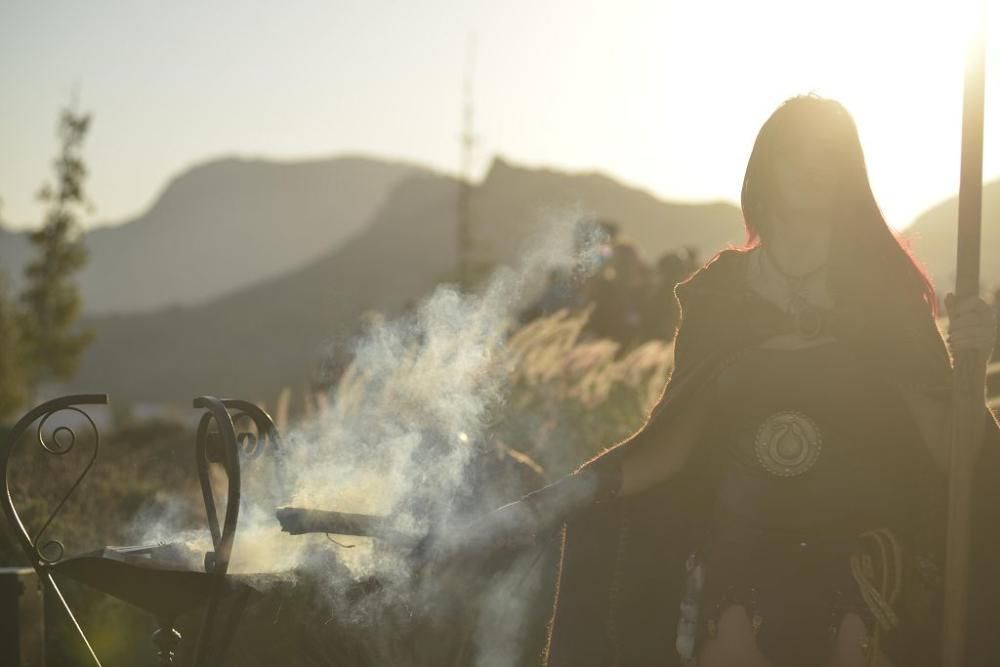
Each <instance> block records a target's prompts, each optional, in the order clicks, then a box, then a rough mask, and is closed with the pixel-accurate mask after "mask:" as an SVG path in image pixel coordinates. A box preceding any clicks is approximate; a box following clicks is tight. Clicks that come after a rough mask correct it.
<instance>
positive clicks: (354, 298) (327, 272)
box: [73, 162, 742, 402]
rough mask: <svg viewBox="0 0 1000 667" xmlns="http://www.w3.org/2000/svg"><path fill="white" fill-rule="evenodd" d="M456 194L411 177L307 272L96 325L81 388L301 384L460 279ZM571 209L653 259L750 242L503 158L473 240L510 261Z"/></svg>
mask: <svg viewBox="0 0 1000 667" xmlns="http://www.w3.org/2000/svg"><path fill="white" fill-rule="evenodd" d="M457 192H458V184H457V182H456V181H455V180H454V179H452V178H449V177H446V176H441V175H429V174H419V175H417V176H413V177H410V178H408V179H406V180H405V181H403V182H402V183H401V184H400V185H399V186H397V187H396V189H395V190H394V191H393V192H392V194H391V195H390V197H389V198H388V199H387V200H386V202H385V205H384V206H383V207H382V208H381V209H380V211H379V212H378V214H377V215H376V216H375V218H374V219H373V221H372V223H371V224H370V225H369V226H366V227H365V228H364V229H363V230H362V231H360V232H359V233H358V234H357V235H355V236H354V237H353V238H352V239H350V240H349V241H347V242H346V243H343V244H341V245H340V246H339V247H337V248H334V249H333V250H332V251H330V252H328V253H327V254H326V255H325V256H323V257H321V258H319V259H317V260H316V261H314V262H313V263H311V264H310V265H308V266H306V267H304V268H301V269H299V270H295V271H293V272H291V273H288V274H287V275H284V276H281V277H278V278H275V279H273V280H270V281H267V282H264V283H261V284H258V285H254V286H252V287H250V288H245V289H242V290H240V291H238V292H236V293H233V294H230V295H227V296H225V297H222V298H218V299H215V300H213V301H212V302H210V303H206V304H203V305H199V306H194V307H185V308H171V309H165V310H162V311H159V312H156V313H149V314H142V315H127V316H113V317H111V316H109V317H98V318H93V319H91V321H90V324H91V325H92V326H93V327H94V328H95V330H96V331H97V338H96V341H95V342H94V344H93V346H92V347H91V349H90V350H89V352H88V355H87V357H86V359H85V361H84V364H83V366H82V367H81V370H80V374H79V376H78V379H77V381H76V382H75V383H74V386H73V389H84V388H87V389H88V390H100V391H108V392H110V393H112V394H113V395H116V396H118V397H119V398H120V399H132V400H145V401H176V402H182V401H186V400H187V399H188V398H190V397H192V396H194V395H197V394H204V393H214V394H220V395H231V396H244V397H248V398H251V399H254V400H256V399H258V398H270V397H273V396H275V395H276V394H277V393H278V392H279V391H280V390H281V388H282V387H284V386H289V385H291V386H296V387H301V386H302V385H303V384H304V383H305V382H306V381H307V380H308V378H309V377H310V374H311V372H312V369H313V368H314V367H315V365H316V363H317V362H318V361H319V360H321V359H322V358H323V357H324V355H325V354H326V352H327V351H328V350H329V348H330V345H331V344H332V345H337V344H343V343H344V336H346V335H347V332H348V331H350V330H351V328H352V327H353V326H354V323H355V322H356V320H357V318H358V316H359V315H360V314H362V313H363V312H364V311H366V310H369V309H378V310H380V311H383V312H387V313H390V314H393V313H397V312H398V311H399V310H400V309H401V308H402V307H403V306H404V305H405V304H407V303H408V302H411V301H413V300H415V299H418V298H420V297H421V296H423V295H425V294H427V293H428V292H429V290H431V289H432V288H433V286H434V285H435V284H437V283H438V282H439V281H440V280H441V279H442V277H444V276H447V275H449V274H450V273H451V272H452V271H453V269H454V267H455V249H454V248H455V245H454V239H455V225H456V197H457ZM566 206H578V207H579V208H580V209H581V210H585V211H590V212H593V213H596V214H598V215H602V216H607V217H612V218H615V219H617V220H620V221H621V223H622V225H623V227H624V230H625V232H626V233H627V234H628V235H629V236H630V237H632V238H634V239H636V240H637V242H639V243H640V244H641V248H642V251H643V254H645V255H646V256H647V258H650V259H655V258H656V257H657V256H658V255H659V254H660V253H661V252H663V251H664V250H667V249H669V248H673V247H675V246H676V245H679V244H693V245H696V246H698V247H699V248H701V249H703V251H704V253H707V252H708V250H709V249H711V248H713V247H718V246H720V245H722V244H723V243H724V241H726V240H733V241H738V240H740V239H741V238H742V227H741V225H740V223H739V220H740V218H739V212H738V211H737V210H736V209H735V208H734V207H732V206H728V205H721V204H720V205H708V206H704V207H701V206H698V205H676V204H670V203H667V202H663V201H660V200H657V199H655V198H654V197H652V196H650V195H649V194H648V193H645V192H642V191H639V190H635V189H632V188H628V187H626V186H623V185H621V184H619V183H616V182H615V181H613V180H611V179H609V178H607V177H604V176H599V175H586V174H585V175H572V174H562V173H557V172H552V171H547V170H530V169H521V168H517V167H514V166H511V165H508V164H506V163H502V162H498V163H496V164H495V165H494V167H493V168H492V169H491V171H490V173H489V175H488V176H487V177H486V178H485V179H484V182H483V183H482V184H481V185H479V186H476V187H475V188H474V189H473V191H472V193H471V208H472V211H473V221H474V225H473V226H474V229H473V234H472V236H473V237H474V239H475V240H476V244H477V248H479V250H480V252H482V250H483V248H484V247H485V241H484V239H488V240H489V242H490V244H492V247H493V249H494V251H495V253H496V256H497V257H499V258H500V259H509V257H510V255H511V254H512V253H513V249H514V248H515V247H516V246H517V244H518V242H519V241H520V240H522V239H523V238H524V237H525V236H526V235H527V234H528V233H530V231H531V230H532V229H535V228H537V227H538V226H539V225H540V224H541V223H542V221H543V220H544V209H547V208H563V207H566Z"/></svg>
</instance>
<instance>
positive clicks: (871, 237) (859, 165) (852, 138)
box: [741, 93, 937, 316]
mask: <svg viewBox="0 0 1000 667" xmlns="http://www.w3.org/2000/svg"><path fill="white" fill-rule="evenodd" d="M803 132H808V133H816V134H815V135H814V136H819V137H822V138H824V139H826V140H827V141H826V143H827V144H828V145H829V146H830V147H831V149H830V150H829V151H828V154H829V159H830V160H833V161H834V165H833V167H834V172H835V173H837V174H838V175H839V188H838V194H837V198H836V204H835V210H834V211H833V217H832V223H833V230H832V237H831V246H830V256H829V262H830V265H829V268H828V278H829V281H830V289H831V293H832V295H833V296H834V298H835V299H845V300H848V301H851V302H853V303H855V304H858V305H861V306H862V307H864V308H865V309H866V310H869V309H880V308H884V307H885V306H887V305H892V304H900V303H907V302H910V303H912V300H914V299H916V300H920V301H923V302H924V303H925V304H926V305H927V306H928V307H929V308H930V313H931V314H932V315H933V316H936V315H937V297H936V295H935V293H934V286H933V284H932V283H931V280H930V278H929V277H928V275H927V272H926V270H925V269H924V268H923V267H922V266H921V264H920V263H919V262H918V261H917V260H916V259H915V258H914V256H913V254H912V252H911V251H910V248H909V246H908V244H907V243H906V241H905V240H904V239H903V238H902V237H901V236H900V235H899V234H898V233H896V232H894V231H893V230H892V229H891V228H890V227H889V226H888V225H887V224H886V221H885V217H884V216H883V215H882V211H881V210H880V209H879V206H878V204H877V203H876V201H875V196H874V194H873V193H872V189H871V184H870V183H869V181H868V169H867V167H866V166H865V157H864V152H863V150H862V148H861V140H860V138H859V137H858V129H857V126H856V125H855V123H854V119H853V118H852V117H851V115H850V114H849V113H848V112H847V109H845V108H844V106H843V105H841V104H840V103H839V102H837V101H835V100H832V99H828V98H824V97H820V96H819V95H816V94H814V93H809V94H808V95H798V96H795V97H791V98H789V99H787V100H785V101H784V102H783V103H782V104H781V106H779V107H778V108H777V109H776V110H775V111H774V113H772V114H771V116H770V117H769V118H768V119H767V121H766V122H765V123H764V125H763V126H762V127H761V129H760V132H759V133H758V134H757V139H756V141H755V142H754V146H753V151H752V152H751V153H750V160H749V161H748V162H747V169H746V175H745V176H744V178H743V190H742V193H741V205H742V208H743V221H744V225H745V226H746V241H745V244H744V246H743V249H749V248H752V247H754V246H756V245H758V244H759V243H760V242H761V237H762V236H763V237H765V238H766V236H767V229H766V225H767V219H768V207H769V206H770V205H771V204H772V202H774V201H775V195H776V192H775V187H774V179H773V177H772V160H773V157H774V156H775V155H776V154H780V153H781V152H782V151H783V150H785V149H786V148H788V147H789V145H790V143H789V142H792V141H794V140H795V137H797V136H802V133H803Z"/></svg>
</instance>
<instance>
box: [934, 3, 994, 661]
mask: <svg viewBox="0 0 1000 667" xmlns="http://www.w3.org/2000/svg"><path fill="white" fill-rule="evenodd" d="M985 26H986V3H985V2H982V3H981V5H980V12H979V23H978V26H977V30H976V33H975V38H974V40H973V43H972V44H971V45H970V46H969V53H968V61H967V63H966V72H965V90H964V97H963V103H962V172H961V180H960V182H959V191H958V257H957V268H956V273H955V297H956V299H955V301H956V302H961V301H962V299H964V298H967V297H969V296H975V295H978V294H979V261H980V248H979V247H980V235H981V218H982V197H983V97H984V95H983V89H984V69H985V60H986V57H985V42H986V34H985V31H986V27H985ZM981 356H982V355H981V354H980V353H978V352H977V351H976V350H963V351H961V352H960V353H958V354H956V355H955V382H954V388H953V392H952V417H951V467H950V470H949V479H948V537H947V539H948V542H947V546H946V552H945V579H944V616H943V627H942V635H941V664H942V665H943V667H962V666H963V665H965V664H966V660H965V653H966V641H965V640H966V636H965V635H966V632H965V630H966V614H967V612H968V597H969V596H968V592H969V542H970V539H971V532H972V512H971V510H972V487H973V482H974V472H975V466H976V459H977V457H978V454H979V451H980V449H981V445H982V439H983V428H984V425H985V421H984V414H983V413H984V409H985V407H984V406H985V399H984V397H985V393H986V392H985V390H986V387H985V384H984V383H985V374H984V373H982V372H981V370H982V368H983V366H984V365H985V362H986V360H985V359H982V358H980V357H981Z"/></svg>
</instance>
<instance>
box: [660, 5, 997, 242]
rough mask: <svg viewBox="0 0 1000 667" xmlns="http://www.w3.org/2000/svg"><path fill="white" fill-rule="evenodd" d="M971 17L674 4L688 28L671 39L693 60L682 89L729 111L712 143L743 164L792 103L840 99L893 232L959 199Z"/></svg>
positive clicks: (885, 8) (921, 10)
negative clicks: (782, 106) (780, 110)
mask: <svg viewBox="0 0 1000 667" xmlns="http://www.w3.org/2000/svg"><path fill="white" fill-rule="evenodd" d="M992 5H993V6H991V7H990V10H991V12H990V15H989V19H988V20H989V23H990V25H989V33H990V34H991V35H992V36H994V39H993V43H992V44H989V46H988V49H989V53H988V55H987V57H988V62H987V74H988V76H987V82H988V83H987V85H988V88H987V105H988V106H989V104H990V97H991V90H992V91H993V94H994V95H995V94H996V88H997V83H996V82H1000V77H998V76H996V75H995V74H994V75H993V77H992V80H994V81H995V82H994V83H992V85H991V84H990V81H991V79H990V77H989V74H990V72H991V64H992V65H993V70H994V72H995V70H996V68H997V65H996V63H997V58H996V55H997V53H996V52H997V48H996V44H997V41H998V40H1000V37H996V36H997V35H998V34H1000V29H998V26H997V15H998V12H997V11H996V9H997V8H996V3H992ZM978 11H979V4H978V2H977V1H975V0H960V1H956V2H941V1H936V2H919V3H903V2H897V1H885V0H875V1H872V0H867V1H866V0H844V1H843V2H837V3H818V2H802V1H800V0H762V1H761V2H754V3H731V2H703V3H679V4H678V5H676V6H675V10H674V11H673V12H672V16H671V19H672V21H673V22H674V24H675V25H677V26H692V28H691V29H690V30H689V31H684V30H680V28H679V27H678V29H677V33H676V36H677V37H678V38H679V39H683V40H689V45H686V48H685V51H687V52H689V53H692V54H695V55H696V59H694V61H693V62H689V63H686V66H687V67H690V68H691V70H692V71H691V73H688V74H685V75H684V76H685V78H686V79H687V80H688V81H689V82H690V83H689V84H688V85H689V86H690V87H692V88H693V87H694V86H695V85H696V84H697V82H698V81H699V79H700V81H701V82H702V88H703V89H705V88H707V89H708V90H707V91H706V94H707V95H712V94H714V93H713V91H714V90H718V89H720V88H721V89H722V90H723V91H724V96H725V99H724V100H719V101H718V102H717V103H719V104H723V105H725V106H727V107H728V108H731V109H732V108H733V106H734V104H735V105H737V106H736V108H735V109H734V110H733V111H732V112H731V113H729V114H728V118H732V119H733V121H732V123H731V125H733V127H728V128H722V129H721V130H720V131H719V132H718V136H717V140H718V141H719V142H720V143H722V142H732V143H735V144H737V145H740V146H746V152H747V154H748V151H749V146H750V145H751V144H752V141H753V137H754V136H755V133H756V131H757V129H759V127H760V125H761V123H762V122H763V121H764V119H765V118H766V117H767V115H768V114H770V112H771V111H773V109H774V108H775V107H776V106H777V104H779V103H780V102H781V101H782V100H783V99H784V98H786V97H788V96H791V95H793V94H799V93H805V92H809V91H815V92H816V93H818V94H820V95H824V96H828V97H833V98H835V99H838V100H839V101H841V102H843V104H844V105H845V106H846V107H847V109H848V110H849V111H850V112H851V114H852V115H853V116H854V118H855V120H856V122H857V124H858V129H859V132H860V133H861V139H862V144H863V146H864V149H865V154H866V158H867V161H868V167H869V172H870V177H871V180H872V185H873V188H874V189H875V194H876V196H877V198H878V201H879V203H880V205H881V206H882V208H883V210H884V212H885V213H886V216H887V218H888V219H889V221H890V224H892V225H893V226H895V227H902V226H904V225H906V224H908V223H909V222H911V221H912V219H913V217H915V216H916V215H918V214H919V213H920V212H921V211H922V210H924V209H926V208H927V207H928V206H930V205H933V204H934V203H936V202H937V201H940V200H942V199H945V198H947V197H950V196H952V195H954V193H955V192H956V191H957V187H958V175H959V154H960V136H961V108H962V83H963V79H964V69H965V60H966V53H967V49H968V45H969V43H970V41H971V39H972V35H973V34H974V33H975V30H974V28H975V26H976V18H977V17H978ZM709 27H710V28H711V31H710V32H711V40H710V41H709V40H706V37H705V35H706V34H708V33H709ZM685 32H687V34H685ZM709 82H710V83H709ZM706 84H707V85H706ZM748 107H749V108H748ZM987 115H989V113H988V112H987ZM737 116H739V118H737ZM744 119H745V120H744ZM695 122H697V121H696V119H695V118H694V117H693V116H692V118H691V123H695ZM987 126H989V123H987ZM990 130H991V128H989V127H987V130H986V131H987V146H988V145H989V143H988V142H989V132H990ZM987 153H989V151H987ZM696 159H697V158H696ZM702 159H703V160H704V164H702V165H701V167H702V168H703V169H705V170H706V171H708V170H711V169H716V170H717V169H718V161H717V155H716V154H712V153H711V151H708V152H706V153H705V157H704V158H702ZM986 160H987V162H988V163H989V161H990V160H991V158H990V156H989V155H987V158H986ZM712 161H715V164H714V165H713V164H712ZM740 166H741V167H742V166H745V163H744V164H743V165H740ZM695 168H697V165H696V166H695ZM994 169H995V167H994ZM989 173H990V165H989V164H987V175H988V174H989ZM734 176H735V174H734ZM734 194H735V192H734Z"/></svg>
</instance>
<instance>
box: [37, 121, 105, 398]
mask: <svg viewBox="0 0 1000 667" xmlns="http://www.w3.org/2000/svg"><path fill="white" fill-rule="evenodd" d="M90 118H91V117H90V114H78V113H76V112H75V111H74V110H73V109H64V110H63V112H62V113H61V114H60V117H59V130H58V136H59V140H60V146H61V149H60V153H59V156H58V157H57V158H56V160H55V162H54V163H53V164H54V167H55V172H56V184H55V186H52V185H50V184H46V185H44V186H43V187H42V189H41V191H40V192H39V194H38V197H39V199H40V200H42V201H44V202H46V203H48V204H49V208H48V212H47V213H46V217H45V222H44V224H43V225H42V227H41V228H40V229H38V230H37V231H35V232H33V233H32V234H31V236H30V238H31V243H32V245H33V246H34V249H35V251H36V255H37V256H36V258H35V259H34V260H33V261H32V262H30V263H29V264H28V265H27V267H26V268H25V278H26V281H25V282H26V285H25V288H24V291H23V292H22V293H21V295H20V305H21V309H20V310H21V312H20V317H19V328H20V341H21V345H20V349H21V355H22V359H23V361H24V368H25V369H26V371H27V374H28V382H27V387H28V391H29V395H30V394H31V393H33V392H34V390H35V389H36V388H37V387H38V386H39V385H40V384H41V383H43V382H46V381H50V380H66V379H69V378H70V377H71V376H72V375H73V373H74V372H75V371H76V368H77V366H78V364H79V361H80V355H81V354H82V352H83V350H84V348H85V347H86V346H87V344H88V343H89V342H90V339H91V337H92V334H91V332H89V331H80V330H79V329H78V328H77V327H76V320H77V317H78V316H79V313H80V294H79V290H78V289H77V286H76V284H75V283H74V282H73V279H72V276H73V274H74V273H75V272H77V271H79V270H80V269H81V268H82V267H83V266H84V264H85V263H86V261H87V251H86V248H84V246H83V243H82V241H81V239H80V231H79V226H78V216H79V214H80V210H81V209H83V208H85V207H86V206H87V200H86V196H85V195H84V191H83V181H84V179H85V177H86V175H87V167H86V165H85V164H84V163H83V158H82V154H81V153H82V151H81V149H82V144H83V139H84V137H85V136H86V134H87V129H88V127H89V126H90Z"/></svg>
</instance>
